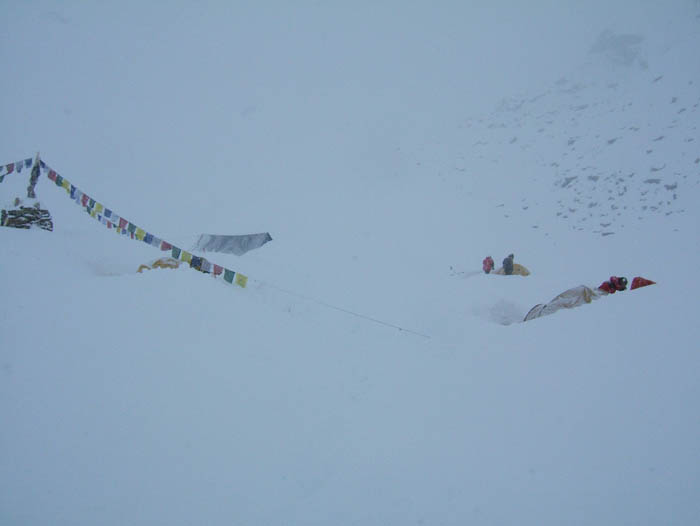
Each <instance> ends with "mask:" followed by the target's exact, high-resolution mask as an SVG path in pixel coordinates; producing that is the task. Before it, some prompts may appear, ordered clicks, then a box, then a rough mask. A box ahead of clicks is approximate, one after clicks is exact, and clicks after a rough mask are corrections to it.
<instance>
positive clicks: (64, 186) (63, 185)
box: [61, 179, 70, 193]
mask: <svg viewBox="0 0 700 526" xmlns="http://www.w3.org/2000/svg"><path fill="white" fill-rule="evenodd" d="M61 186H62V187H63V188H65V189H66V192H68V193H70V183H69V182H68V181H66V180H65V179H64V180H63V182H62V183H61Z"/></svg>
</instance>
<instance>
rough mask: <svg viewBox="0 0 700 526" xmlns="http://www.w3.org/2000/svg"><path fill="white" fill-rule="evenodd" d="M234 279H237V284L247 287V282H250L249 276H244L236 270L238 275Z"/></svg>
mask: <svg viewBox="0 0 700 526" xmlns="http://www.w3.org/2000/svg"><path fill="white" fill-rule="evenodd" d="M234 280H235V281H236V285H239V286H241V287H243V288H245V286H246V284H247V283H248V276H244V275H243V274H241V273H240V272H236V277H235V278H234Z"/></svg>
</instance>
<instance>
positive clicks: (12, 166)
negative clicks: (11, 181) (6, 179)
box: [5, 163, 15, 175]
mask: <svg viewBox="0 0 700 526" xmlns="http://www.w3.org/2000/svg"><path fill="white" fill-rule="evenodd" d="M14 171H15V163H10V164H8V165H7V174H11V173H12V172H14ZM7 174H5V175H7Z"/></svg>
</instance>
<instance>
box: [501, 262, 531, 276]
mask: <svg viewBox="0 0 700 526" xmlns="http://www.w3.org/2000/svg"><path fill="white" fill-rule="evenodd" d="M493 274H499V275H501V276H505V274H506V272H505V270H503V267H501V268H499V269H498V270H494V271H493ZM513 274H517V275H518V276H529V275H530V271H529V270H528V269H526V268H525V267H523V266H522V265H521V264H520V263H513Z"/></svg>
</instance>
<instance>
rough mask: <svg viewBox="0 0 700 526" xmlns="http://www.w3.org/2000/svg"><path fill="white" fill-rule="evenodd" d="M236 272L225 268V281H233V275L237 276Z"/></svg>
mask: <svg viewBox="0 0 700 526" xmlns="http://www.w3.org/2000/svg"><path fill="white" fill-rule="evenodd" d="M235 275H236V273H235V272H234V271H233V270H229V269H224V281H228V282H229V283H233V276H235Z"/></svg>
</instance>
